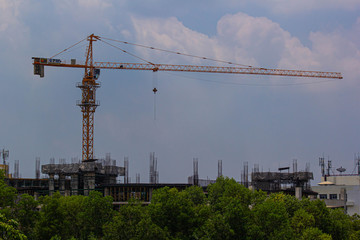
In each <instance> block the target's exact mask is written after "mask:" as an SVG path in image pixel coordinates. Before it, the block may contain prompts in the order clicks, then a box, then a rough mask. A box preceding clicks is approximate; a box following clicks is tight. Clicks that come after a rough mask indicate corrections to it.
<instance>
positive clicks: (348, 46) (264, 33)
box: [133, 13, 360, 89]
mask: <svg viewBox="0 0 360 240" xmlns="http://www.w3.org/2000/svg"><path fill="white" fill-rule="evenodd" d="M359 22H360V21H358V23H357V24H356V25H355V26H354V27H353V29H351V30H349V31H348V32H347V33H346V35H348V36H353V37H352V39H354V38H355V37H354V32H356V29H358V28H359V25H360V23H359ZM133 24H134V30H135V36H136V41H137V42H138V43H143V44H147V45H150V46H154V47H160V46H161V48H165V49H170V50H174V51H180V52H184V53H187V54H193V55H198V56H205V57H213V58H216V59H224V60H229V61H234V62H237V63H241V64H246V65H254V66H256V67H270V68H272V67H274V68H284V69H299V70H318V71H341V72H344V73H345V72H346V73H345V75H348V76H350V75H351V78H352V79H355V75H359V70H358V69H359V68H358V67H357V66H359V62H360V54H359V52H360V50H359V49H360V46H359V44H356V43H355V42H353V40H351V38H350V37H349V38H347V36H344V33H343V32H341V31H334V32H332V33H326V34H325V33H321V32H314V33H311V34H310V36H309V39H310V41H311V42H312V47H310V48H309V47H306V46H304V45H303V44H302V43H301V41H300V40H299V39H298V38H296V37H293V36H292V35H291V34H290V33H289V32H288V31H286V30H284V29H282V28H281V27H280V25H279V24H277V23H275V22H273V21H271V20H269V19H268V18H265V17H252V16H249V15H247V14H244V13H238V14H234V15H226V16H224V17H222V18H221V19H220V20H219V22H218V26H217V35H216V36H214V37H209V36H207V35H204V34H202V33H199V32H196V31H193V30H191V29H189V28H187V27H185V26H184V25H183V24H182V23H181V22H180V21H178V20H177V19H176V18H168V19H140V18H135V17H133ZM143 52H144V51H143V50H142V51H141V53H143ZM155 56H156V60H158V62H164V61H165V62H170V63H173V62H175V60H174V57H173V56H172V58H170V57H168V58H164V57H161V58H160V57H159V56H158V55H155ZM162 56H163V55H162ZM143 57H145V58H147V59H149V58H151V57H154V55H153V54H150V53H147V54H145V55H143ZM160 59H161V60H160ZM149 60H150V61H153V59H149ZM190 61H191V59H187V62H190ZM192 63H193V64H194V63H195V62H192ZM335 86H336V85H335ZM311 87H312V88H316V87H315V86H314V87H313V86H311ZM319 89H323V86H320V87H319Z"/></svg>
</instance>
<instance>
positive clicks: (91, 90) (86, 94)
mask: <svg viewBox="0 0 360 240" xmlns="http://www.w3.org/2000/svg"><path fill="white" fill-rule="evenodd" d="M86 40H87V41H88V47H87V51H86V61H85V64H77V63H76V60H74V59H72V60H71V61H70V62H69V63H67V62H65V61H62V60H60V59H54V58H40V57H33V65H34V74H35V75H40V77H44V66H52V67H70V68H84V69H85V74H84V78H83V80H82V82H81V84H78V85H77V87H78V88H80V89H81V93H82V97H81V100H80V101H79V102H78V103H77V105H78V106H80V108H81V112H82V115H83V121H82V132H83V135H82V161H93V160H94V113H95V109H96V107H97V106H99V103H98V101H96V89H97V88H99V87H100V84H99V83H98V82H97V79H98V77H99V73H100V69H121V70H125V69H127V70H149V71H154V72H157V71H176V72H206V73H228V74H255V75H274V76H292V77H308V78H327V79H342V75H341V73H339V72H320V71H303V70H285V69H269V68H256V67H223V66H199V65H173V64H154V63H150V62H148V63H120V62H94V60H93V42H95V41H98V40H100V41H101V40H102V38H101V37H99V36H95V35H94V34H91V35H89V36H88V37H87V38H86ZM124 43H127V42H124ZM152 49H153V48H152ZM65 50H67V49H65ZM65 50H64V51H65ZM124 52H125V51H124ZM178 54H179V53H178ZM204 59H206V58H204ZM153 91H154V93H156V88H154V90H153Z"/></svg>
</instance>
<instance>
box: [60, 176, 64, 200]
mask: <svg viewBox="0 0 360 240" xmlns="http://www.w3.org/2000/svg"><path fill="white" fill-rule="evenodd" d="M59 190H60V194H61V195H63V196H64V195H65V175H64V174H59Z"/></svg>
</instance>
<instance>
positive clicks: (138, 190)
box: [6, 152, 316, 205]
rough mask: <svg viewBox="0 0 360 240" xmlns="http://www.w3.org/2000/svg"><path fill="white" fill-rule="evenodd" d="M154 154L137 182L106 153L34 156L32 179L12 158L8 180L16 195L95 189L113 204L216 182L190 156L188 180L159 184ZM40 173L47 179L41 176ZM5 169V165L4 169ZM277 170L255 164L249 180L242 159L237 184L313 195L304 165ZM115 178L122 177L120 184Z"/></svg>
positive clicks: (126, 166) (309, 174)
mask: <svg viewBox="0 0 360 240" xmlns="http://www.w3.org/2000/svg"><path fill="white" fill-rule="evenodd" d="M157 160H158V159H157V157H156V156H155V152H152V153H150V164H149V182H148V183H141V182H140V174H138V173H137V174H136V182H135V183H131V179H130V177H129V158H128V157H125V158H124V167H119V166H117V165H116V160H112V159H111V157H110V154H106V157H105V159H99V160H90V161H78V160H77V159H72V160H71V163H66V160H65V159H59V162H58V163H55V159H54V158H51V159H50V163H49V164H45V165H42V166H41V167H40V159H39V158H36V170H35V176H36V178H35V179H26V178H21V177H20V174H19V161H15V166H14V170H15V172H14V173H13V174H12V177H11V175H10V174H9V173H8V177H7V180H6V181H7V183H8V184H9V185H10V186H13V187H15V188H16V189H17V190H18V192H19V194H22V193H28V194H30V195H33V196H35V197H37V196H41V195H51V194H53V193H54V192H57V191H58V192H60V194H62V195H64V196H71V195H88V194H89V192H90V191H92V190H96V191H100V192H102V193H103V194H104V196H112V197H113V199H114V205H121V204H124V203H126V202H128V201H129V200H130V199H137V200H140V201H142V202H144V203H149V202H150V200H151V197H152V193H153V191H154V190H155V189H158V188H162V187H171V188H177V189H178V190H183V189H185V188H187V187H189V186H193V185H197V186H200V187H202V188H203V189H204V191H205V192H206V189H207V186H208V185H210V184H212V183H215V181H216V180H215V179H213V180H211V179H209V178H207V179H200V178H199V163H198V158H194V159H193V175H192V176H190V177H188V183H177V184H174V183H159V172H158V170H157ZM222 166H223V164H222V160H218V169H217V170H218V171H217V177H221V176H222V175H223V172H222ZM40 168H41V172H42V173H43V174H45V175H46V178H40ZM6 169H7V170H8V166H7V168H6ZM278 170H279V171H278V172H270V171H267V172H263V171H261V172H260V171H259V165H258V164H255V166H254V168H253V170H252V173H251V180H250V181H249V173H248V171H249V170H248V163H247V162H244V167H243V170H242V171H241V172H240V173H241V181H240V184H242V185H244V186H245V187H249V188H252V189H255V190H260V189H261V190H262V191H265V192H268V193H272V192H280V191H281V192H285V193H288V194H291V195H295V196H297V197H299V198H300V197H302V196H309V195H310V196H312V195H316V193H315V192H313V191H312V190H311V186H310V180H312V179H313V174H312V172H310V170H309V165H307V167H306V169H305V171H297V162H296V160H294V162H293V171H292V172H290V168H289V167H285V168H279V169H278ZM118 177H123V178H124V180H123V183H120V181H119V179H118Z"/></svg>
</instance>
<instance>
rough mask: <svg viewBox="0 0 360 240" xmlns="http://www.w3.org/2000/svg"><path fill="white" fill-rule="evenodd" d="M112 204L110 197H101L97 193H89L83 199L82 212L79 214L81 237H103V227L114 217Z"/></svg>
mask: <svg viewBox="0 0 360 240" xmlns="http://www.w3.org/2000/svg"><path fill="white" fill-rule="evenodd" d="M112 202H113V199H112V197H110V196H107V197H103V196H102V194H101V193H100V192H97V191H91V192H90V194H89V196H87V197H85V200H84V211H83V212H82V213H81V221H82V224H83V229H82V233H81V235H82V237H88V236H89V234H90V233H93V234H94V236H95V237H98V238H100V237H102V236H103V230H102V229H103V225H104V224H105V223H107V222H108V221H110V220H111V219H112V217H113V215H114V210H113V209H112Z"/></svg>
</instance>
